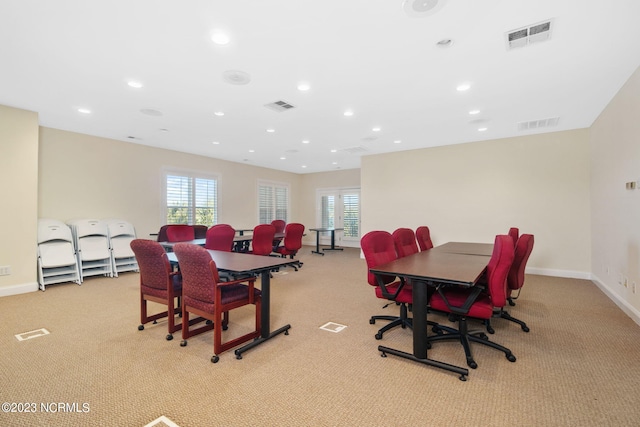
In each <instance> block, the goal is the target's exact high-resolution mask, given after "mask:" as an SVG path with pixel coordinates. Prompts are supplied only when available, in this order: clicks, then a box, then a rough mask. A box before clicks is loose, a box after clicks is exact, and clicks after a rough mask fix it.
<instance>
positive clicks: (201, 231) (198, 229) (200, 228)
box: [192, 225, 209, 239]
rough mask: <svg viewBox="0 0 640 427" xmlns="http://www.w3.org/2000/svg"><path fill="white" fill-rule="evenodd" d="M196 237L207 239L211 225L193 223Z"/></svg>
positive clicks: (194, 236)
mask: <svg viewBox="0 0 640 427" xmlns="http://www.w3.org/2000/svg"><path fill="white" fill-rule="evenodd" d="M192 227H193V238H194V239H206V238H207V231H208V230H209V227H207V226H206V225H192Z"/></svg>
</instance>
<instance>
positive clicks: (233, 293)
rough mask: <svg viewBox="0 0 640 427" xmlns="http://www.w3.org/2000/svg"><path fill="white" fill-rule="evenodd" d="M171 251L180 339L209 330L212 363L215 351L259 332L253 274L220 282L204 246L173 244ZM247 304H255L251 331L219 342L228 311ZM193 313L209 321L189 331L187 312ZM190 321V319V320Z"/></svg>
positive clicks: (258, 300)
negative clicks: (178, 284) (177, 275)
mask: <svg viewBox="0 0 640 427" xmlns="http://www.w3.org/2000/svg"><path fill="white" fill-rule="evenodd" d="M174 252H175V254H176V257H177V258H178V263H179V264H180V271H181V272H182V278H183V282H182V342H181V343H180V345H181V346H183V347H184V346H186V345H187V339H189V338H190V337H192V336H194V335H198V334H201V333H203V332H206V331H210V330H211V329H213V356H212V357H211V362H212V363H216V362H218V360H220V358H219V356H218V355H219V354H220V353H222V352H224V351H227V350H229V349H230V348H233V347H235V346H237V345H240V344H242V343H243V342H246V341H249V340H252V339H254V338H257V337H258V336H259V335H260V310H261V303H262V298H261V292H260V290H259V289H255V288H254V284H255V281H256V279H255V277H251V278H248V279H241V280H234V281H231V282H221V281H220V279H219V276H218V268H217V267H216V263H215V262H214V261H213V260H212V259H211V256H210V255H209V253H208V252H207V250H206V249H204V248H202V247H200V246H197V245H193V244H189V243H177V244H176V245H175V247H174ZM248 304H254V305H255V306H256V313H255V314H256V317H255V330H254V331H252V332H249V333H246V334H244V335H242V336H240V337H237V338H234V339H232V340H230V341H227V342H222V330H223V329H224V330H226V329H227V328H228V324H229V311H230V310H233V309H235V308H238V307H242V306H245V305H248ZM191 313H193V314H195V315H197V316H199V317H202V318H204V319H208V320H211V321H212V322H213V324H206V325H203V326H200V327H198V328H196V329H194V330H189V326H190V321H189V315H190V314H191ZM191 323H193V321H192V322H191Z"/></svg>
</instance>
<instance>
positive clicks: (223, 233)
mask: <svg viewBox="0 0 640 427" xmlns="http://www.w3.org/2000/svg"><path fill="white" fill-rule="evenodd" d="M235 235H236V230H234V229H233V227H232V226H230V225H229V224H216V225H214V226H212V227H211V228H209V230H207V235H206V241H205V244H204V247H205V249H213V250H216V251H226V252H231V250H232V249H233V238H234V237H235Z"/></svg>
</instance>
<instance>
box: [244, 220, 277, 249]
mask: <svg viewBox="0 0 640 427" xmlns="http://www.w3.org/2000/svg"><path fill="white" fill-rule="evenodd" d="M275 234H276V228H275V227H274V226H273V225H271V224H260V225H256V226H255V227H254V228H253V237H252V239H251V250H250V251H249V253H250V254H254V255H270V254H271V252H272V251H273V236H274V235H275Z"/></svg>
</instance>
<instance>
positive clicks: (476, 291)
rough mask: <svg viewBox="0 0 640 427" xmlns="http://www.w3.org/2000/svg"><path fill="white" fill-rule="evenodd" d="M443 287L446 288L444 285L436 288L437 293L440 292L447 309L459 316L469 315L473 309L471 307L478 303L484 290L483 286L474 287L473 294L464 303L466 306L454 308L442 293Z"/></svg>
mask: <svg viewBox="0 0 640 427" xmlns="http://www.w3.org/2000/svg"><path fill="white" fill-rule="evenodd" d="M443 287H444V286H443V285H442V284H440V285H438V286H437V287H436V291H437V292H438V295H440V298H442V301H444V303H445V304H446V306H447V308H448V309H449V310H451V312H452V313H453V314H459V315H465V314H467V313H469V310H470V309H471V306H472V305H473V303H474V302H475V301H476V299H478V296H479V295H480V293H481V292H482V291H483V290H484V287H483V286H474V287H473V288H472V290H471V292H470V293H469V295H468V296H467V299H466V301H465V302H464V304H463V305H462V307H456V306H453V305H451V304H450V303H449V300H448V299H447V296H446V295H445V294H444V292H443V291H442V288H443Z"/></svg>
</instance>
